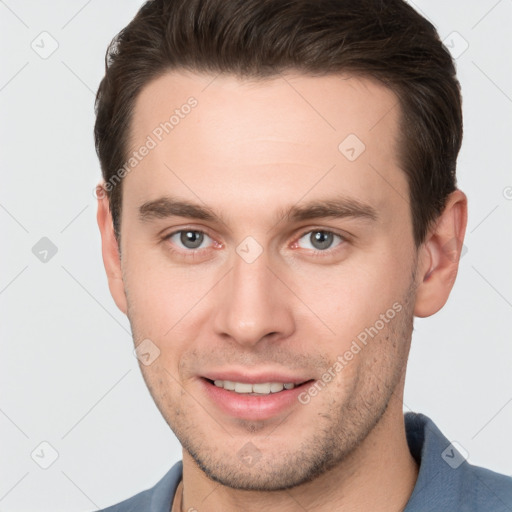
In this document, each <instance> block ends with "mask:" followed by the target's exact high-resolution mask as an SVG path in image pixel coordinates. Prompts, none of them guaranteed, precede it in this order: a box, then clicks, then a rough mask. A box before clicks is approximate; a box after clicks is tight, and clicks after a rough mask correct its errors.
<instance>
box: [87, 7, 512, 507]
mask: <svg viewBox="0 0 512 512" xmlns="http://www.w3.org/2000/svg"><path fill="white" fill-rule="evenodd" d="M106 62H107V67H106V75H105V78H104V79H103V81H102V83H101V85H100V88H99V91H98V96H97V104H96V109H97V120H96V126H95V138H96V148H97V151H98V155H99V159H100V162H101V166H102V172H103V178H104V180H103V181H102V183H101V184H100V185H99V187H98V224H99V228H100V231H101V237H102V251H103V260H104V263H105V268H106V272H107V276H108V280H109V287H110V291H111V293H112V296H113V298H114V300H115V302H116V304H117V306H118V307H119V308H120V309H121V311H123V312H124V313H125V314H127V316H128V318H129V320H130V324H131V328H132V331H133V338H134V342H135V346H136V351H137V353H138V354H139V360H140V367H141V371H142V374H143V376H144V379H145V381H146V383H147V385H148V388H149V390H150V392H151V394H152V396H153V398H154V400H155V403H156V405H157V406H158V408H159V410H160V411H161V413H162V415H163V417H164V418H165V420H166V421H167V422H168V424H169V426H170V427H171V428H172V430H173V431H174V433H175V434H176V436H177V438H178V439H179V441H180V443H181V444H182V446H183V460H182V462H180V463H178V464H176V465H175V466H174V467H173V468H171V470H170V471H169V472H168V473H167V474H166V475H165V476H164V477H163V479H162V480H161V481H160V482H158V483H157V484H156V485H155V487H153V488H152V489H149V490H147V491H145V492H142V493H140V494H138V495H136V496H134V497H133V498H131V499H129V500H127V501H124V502H123V503H120V504H118V505H116V506H113V507H111V508H109V509H107V510H109V511H112V512H113V511H130V510H151V511H155V512H163V511H166V512H167V511H169V510H171V511H172V512H177V511H189V512H190V511H199V512H203V511H205V512H206V511H208V512H209V511H214V512H215V511H222V512H231V511H240V510H242V511H256V510H258V511H259V510H262V509H265V510H268V511H274V510H279V511H281V512H283V511H300V510H315V511H319V512H321V511H326V510H347V511H348V510H350V511H352V510H379V511H393V512H395V511H398V510H405V511H407V512H413V511H420V510H421V511H436V512H439V511H452V510H472V511H483V510H486V511H489V510H492V511H508V510H512V479H510V478H508V477H505V476H503V475H498V474H496V473H493V472H491V471H488V470H486V469H483V468H477V467H474V466H472V465H470V464H469V463H468V462H467V461H465V460H464V457H463V455H462V454H461V453H459V452H458V451H457V450H456V449H455V447H453V446H452V445H450V442H449V441H448V440H447V439H446V438H445V437H444V435H443V434H442V433H441V432H440V431H439V430H438V429H437V427H436V426H435V424H434V423H433V422H432V421H431V420H430V419H429V418H427V417H426V416H424V415H421V414H413V413H408V414H406V415H405V418H404V415H403V403H402V398H403V388H404V382H405V371H406V362H407V357H408V352H409V347H410V342H411V335H412V330H413V318H414V316H417V317H427V316H430V315H433V314H434V313H436V312H437V311H439V309H441V308H442V307H443V305H444V304H445V302H446V300H447V299H448V296H449V293H450V291H451V289H452V287H453V284H454V281H455V277H456V274H457V269H458V261H459V257H460V251H461V247H462V241H463V239H464V233H465V228H466V221H467V199H466V197H465V195H464V193H463V192H461V191H460V190H459V189H457V187H456V178H455V163H456V158H457V154H458V151H459V148H460V144H461V138H462V115H461V102H460V91H459V85H458V82H457V80H456V77H455V70H454V66H453V62H452V59H451V58H450V56H449V54H448V52H447V50H446V49H445V48H444V46H443V45H442V44H441V42H440V41H439V38H438V35H437V33H436V31H435V29H434V28H433V27H432V25H431V24H430V23H429V22H427V21H426V20H425V19H423V18H422V17H421V16H419V15H418V14H417V13H416V12H415V11H414V10H413V9H412V8H411V7H410V6H408V5H407V4H406V3H404V2H402V1H398V0H393V1H388V2H382V1H379V0H365V1H361V0H358V1H349V0H337V1H333V0H330V1H327V0H294V1H289V0H288V1H285V0H273V1H270V0H269V1H262V0H243V1H242V0H207V1H202V2H200V1H195V0H165V1H164V0H160V1H150V2H147V3H146V4H145V5H144V6H143V7H142V8H141V9H140V11H139V13H138V14H137V16H136V17H135V18H134V20H133V21H132V22H131V23H130V24H129V25H128V26H127V27H126V28H125V29H124V30H123V31H122V32H121V33H120V34H119V35H118V36H117V37H116V39H115V40H114V42H113V44H112V45H111V48H110V49H109V52H108V55H107V61H106Z"/></svg>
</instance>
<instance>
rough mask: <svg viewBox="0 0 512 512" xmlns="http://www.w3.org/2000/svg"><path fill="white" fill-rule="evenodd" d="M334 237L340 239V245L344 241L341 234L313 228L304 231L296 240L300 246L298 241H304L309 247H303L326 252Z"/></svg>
mask: <svg viewBox="0 0 512 512" xmlns="http://www.w3.org/2000/svg"><path fill="white" fill-rule="evenodd" d="M335 238H338V239H339V240H340V243H339V244H338V245H340V244H341V243H342V242H344V241H345V240H344V238H343V237H342V236H341V235H337V234H336V233H333V232H332V231H325V230H323V229H315V230H313V231H308V232H307V233H304V234H303V235H302V236H301V238H299V240H298V241H297V242H296V243H297V245H299V246H300V242H301V241H304V242H305V243H306V244H308V243H309V244H310V247H307V246H306V247H303V248H305V249H313V250H314V251H320V252H326V250H327V249H330V248H331V246H332V244H333V241H334V239H335Z"/></svg>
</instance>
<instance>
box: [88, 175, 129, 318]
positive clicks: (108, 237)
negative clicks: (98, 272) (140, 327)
mask: <svg viewBox="0 0 512 512" xmlns="http://www.w3.org/2000/svg"><path fill="white" fill-rule="evenodd" d="M96 197H97V198H98V212H97V215H96V219H97V221H98V227H99V229H100V234H101V254H102V257H103V265H104V266H105V272H106V273H107V279H108V287H109V289H110V294H111V295H112V298H113V299H114V302H115V303H116V305H117V307H118V308H119V309H120V310H121V311H122V312H123V313H124V314H126V313H127V302H126V293H125V289H124V282H123V273H122V269H121V257H120V254H119V246H118V243H117V239H116V237H115V235H114V225H113V222H112V215H111V212H110V203H109V199H108V196H107V193H106V191H105V188H104V183H103V181H102V182H100V183H99V184H98V185H97V187H96Z"/></svg>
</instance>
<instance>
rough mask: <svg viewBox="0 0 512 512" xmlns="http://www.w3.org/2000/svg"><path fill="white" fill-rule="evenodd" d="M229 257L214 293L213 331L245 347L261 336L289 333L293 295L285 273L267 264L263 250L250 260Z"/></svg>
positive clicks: (257, 340) (257, 341)
mask: <svg viewBox="0 0 512 512" xmlns="http://www.w3.org/2000/svg"><path fill="white" fill-rule="evenodd" d="M233 259H234V262H233V267H232V269H231V271H230V272H228V274H227V275H226V277H225V278H224V279H223V280H222V286H220V287H219V288H218V290H217V296H216V297H215V300H216V305H215V318H214V329H215V332H216V334H217V335H220V336H223V337H225V338H226V337H229V338H231V339H232V340H234V341H235V342H237V343H238V344H240V345H243V346H244V347H247V348H248V347H251V346H255V345H257V344H258V343H259V342H261V341H262V340H264V339H265V340H267V341H268V340H270V339H271V338H272V340H273V341H277V340H278V339H281V338H286V337H288V336H290V335H291V334H292V333H293V332H294V329H295V324H294V318H293V315H292V311H293V304H294V298H295V297H294V295H293V293H292V292H291V291H290V289H289V288H288V286H287V283H286V278H285V276H283V275H279V271H278V270H274V269H273V268H271V267H270V266H269V263H270V262H269V258H268V257H267V255H266V252H265V251H264V252H263V253H262V254H261V255H260V256H259V257H258V258H257V259H256V260H255V261H252V262H250V263H249V262H247V261H245V260H244V259H243V258H242V257H240V256H239V255H238V254H234V258H233Z"/></svg>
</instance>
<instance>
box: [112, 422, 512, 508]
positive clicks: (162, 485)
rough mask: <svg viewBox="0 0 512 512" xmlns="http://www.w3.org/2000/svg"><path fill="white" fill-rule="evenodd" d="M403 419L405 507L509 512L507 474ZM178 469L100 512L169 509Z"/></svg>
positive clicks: (511, 496)
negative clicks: (408, 477) (410, 469)
mask: <svg viewBox="0 0 512 512" xmlns="http://www.w3.org/2000/svg"><path fill="white" fill-rule="evenodd" d="M404 420H405V429H406V434H407V442H408V444H409V449H410V451H411V454H412V456H413V457H414V458H415V459H416V462H417V463H418V464H419V468H420V469H419V473H418V479H417V481H416V484H415V486H414V489H413V492H412V495H411V497H410V498H409V501H408V502H407V506H406V507H405V510H404V512H512V478H511V477H508V476H505V475H501V474H498V473H495V472H493V471H490V470H488V469H484V468H481V467H478V466H473V465H471V464H469V463H468V462H467V461H466V460H465V459H464V457H463V456H462V454H461V453H460V452H459V451H457V449H456V448H455V447H454V446H453V445H452V444H451V443H450V441H448V439H446V437H445V436H444V435H443V434H442V433H441V431H440V430H439V429H438V428H437V427H436V425H435V424H434V422H433V421H432V420H431V419H429V418H428V417H427V416H425V415H423V414H417V413H412V412H408V413H406V414H405V415H404ZM182 470H183V466H182V463H181V461H179V462H177V463H176V464H175V465H174V466H173V467H172V468H171V469H170V470H169V471H168V473H167V474H166V475H165V476H164V477H163V478H162V479H161V480H160V481H159V482H158V483H157V484H156V485H155V486H154V487H152V488H151V489H148V490H146V491H143V492H141V493H139V494H137V495H135V496H133V497H132V498H130V499H128V500H125V501H123V502H121V503H118V504H117V505H114V506H112V507H108V508H106V509H104V510H103V512H169V511H170V509H171V504H172V501H173V498H174V493H175V492H176V488H177V487H178V484H179V482H180V480H181V478H182Z"/></svg>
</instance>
